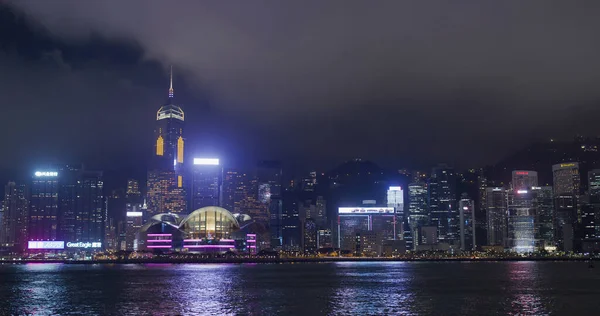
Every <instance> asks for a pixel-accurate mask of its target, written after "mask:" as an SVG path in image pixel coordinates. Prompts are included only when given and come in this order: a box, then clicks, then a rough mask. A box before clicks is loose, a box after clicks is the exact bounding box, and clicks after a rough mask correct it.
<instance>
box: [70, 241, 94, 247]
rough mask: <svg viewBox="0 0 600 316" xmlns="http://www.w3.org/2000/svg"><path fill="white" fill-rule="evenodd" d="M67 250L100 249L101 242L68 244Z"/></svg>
mask: <svg viewBox="0 0 600 316" xmlns="http://www.w3.org/2000/svg"><path fill="white" fill-rule="evenodd" d="M67 248H102V243H101V242H81V241H79V242H68V243H67Z"/></svg>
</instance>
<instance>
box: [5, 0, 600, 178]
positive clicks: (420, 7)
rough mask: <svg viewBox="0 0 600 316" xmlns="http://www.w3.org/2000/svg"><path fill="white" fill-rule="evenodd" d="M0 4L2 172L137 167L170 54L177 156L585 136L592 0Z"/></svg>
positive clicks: (453, 148) (418, 154) (239, 161)
mask: <svg viewBox="0 0 600 316" xmlns="http://www.w3.org/2000/svg"><path fill="white" fill-rule="evenodd" d="M0 2H2V1H0ZM3 3H4V4H3V5H0V95H2V100H1V101H0V106H1V107H2V110H3V112H2V115H1V116H0V126H2V129H3V131H4V132H3V133H1V134H0V140H1V142H2V144H3V152H2V155H0V169H2V170H4V171H3V172H4V173H6V172H8V171H7V170H9V171H10V170H30V168H33V167H32V166H35V165H36V164H40V163H43V162H85V163H87V164H88V165H90V166H92V167H95V168H101V169H105V170H136V171H137V172H141V171H143V170H145V166H146V162H147V160H148V157H149V156H150V154H151V150H152V129H153V124H154V119H155V115H156V110H157V109H158V107H159V106H160V105H161V104H162V103H164V102H165V100H166V98H167V89H168V67H169V65H171V64H172V65H173V67H174V71H175V78H174V87H175V97H176V99H177V101H178V102H179V103H181V104H182V105H183V108H184V110H185V111H186V124H187V126H186V128H187V129H186V131H185V133H186V137H187V141H188V144H189V145H190V146H189V147H188V149H189V150H188V153H189V154H191V155H192V154H193V155H195V156H219V157H221V159H222V160H223V161H225V163H226V164H230V165H244V164H253V163H254V162H255V160H257V159H280V160H283V161H284V162H285V163H286V164H287V165H288V166H295V167H298V168H306V169H309V168H313V167H316V168H330V167H332V166H334V165H336V164H337V163H339V162H341V161H344V160H347V159H350V158H353V157H362V158H365V159H370V160H373V161H375V162H377V163H379V164H381V165H383V166H388V167H398V168H399V167H429V166H430V164H434V163H436V162H439V161H445V162H449V163H451V164H455V165H456V166H458V167H470V166H473V167H477V166H481V165H484V164H492V163H495V162H496V161H498V160H500V159H501V158H503V157H504V156H506V155H508V154H509V153H510V152H511V151H513V150H516V149H519V148H522V147H523V146H525V145H527V144H529V143H531V142H533V141H537V140H542V139H548V138H550V137H554V138H570V137H572V136H573V135H574V134H576V133H579V134H585V135H593V136H595V135H598V134H600V124H597V123H596V122H597V121H598V118H600V37H599V36H598V32H599V30H600V20H599V19H598V13H599V12H600V2H597V1H586V2H584V1H581V2H580V1H556V2H553V1H442V0H440V1H395V0H393V1H376V3H373V2H372V1H325V2H322V1H294V2H293V3H292V1H212V2H207V1H183V0H181V1H161V0H156V1H154V0H151V1H148V0H144V1H141V0H140V1H77V0H74V1H39V0H37V1H14V2H13V1H8V2H6V1H4V2H3Z"/></svg>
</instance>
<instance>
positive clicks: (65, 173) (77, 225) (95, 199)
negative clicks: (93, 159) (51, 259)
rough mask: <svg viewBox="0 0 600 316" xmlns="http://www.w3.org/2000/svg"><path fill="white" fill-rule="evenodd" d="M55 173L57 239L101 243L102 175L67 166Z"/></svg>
mask: <svg viewBox="0 0 600 316" xmlns="http://www.w3.org/2000/svg"><path fill="white" fill-rule="evenodd" d="M59 173H60V177H59V222H60V223H59V226H60V234H59V237H60V238H59V239H60V240H64V241H68V242H90V243H91V242H99V243H102V242H103V240H104V228H105V227H104V226H105V220H104V219H105V215H106V208H105V204H104V194H103V190H104V182H103V180H102V172H98V171H89V170H85V169H84V168H83V166H73V165H68V166H65V167H63V168H61V169H60V170H59Z"/></svg>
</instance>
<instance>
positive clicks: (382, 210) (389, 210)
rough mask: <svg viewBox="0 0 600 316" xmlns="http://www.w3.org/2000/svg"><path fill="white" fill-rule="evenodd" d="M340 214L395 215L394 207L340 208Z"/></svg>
mask: <svg viewBox="0 0 600 316" xmlns="http://www.w3.org/2000/svg"><path fill="white" fill-rule="evenodd" d="M338 214H357V215H360V214H365V215H370V214H394V208H393V207H340V208H338Z"/></svg>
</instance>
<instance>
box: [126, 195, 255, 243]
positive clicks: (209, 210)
mask: <svg viewBox="0 0 600 316" xmlns="http://www.w3.org/2000/svg"><path fill="white" fill-rule="evenodd" d="M239 230H240V225H239V223H238V221H237V219H236V218H235V217H234V216H233V214H231V213H230V212H229V211H228V210H226V209H224V208H221V207H217V206H207V207H203V208H200V209H197V210H196V211H194V212H192V213H191V214H189V215H188V216H186V217H185V218H180V217H179V216H178V215H177V214H170V213H167V214H158V215H155V216H153V217H152V218H151V219H150V220H149V221H148V223H146V224H145V225H144V226H142V228H141V229H140V231H139V232H138V234H137V243H136V244H137V248H136V250H138V251H161V252H165V251H177V252H195V253H225V252H230V251H231V252H236V251H243V252H247V253H256V235H252V234H248V235H243V236H241V235H240V234H236V232H238V231H239ZM251 235H252V236H251Z"/></svg>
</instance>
